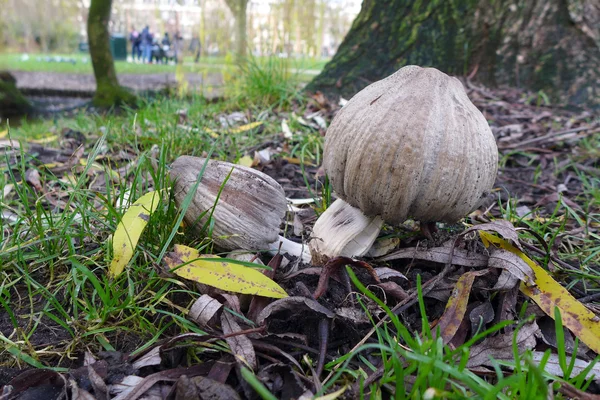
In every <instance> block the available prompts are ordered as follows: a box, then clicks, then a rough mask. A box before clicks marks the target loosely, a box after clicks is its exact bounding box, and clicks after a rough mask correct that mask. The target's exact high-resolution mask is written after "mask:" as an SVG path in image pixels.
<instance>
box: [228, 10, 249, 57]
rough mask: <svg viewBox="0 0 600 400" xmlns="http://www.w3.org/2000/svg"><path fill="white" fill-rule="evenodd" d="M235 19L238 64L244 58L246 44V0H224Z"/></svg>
mask: <svg viewBox="0 0 600 400" xmlns="http://www.w3.org/2000/svg"><path fill="white" fill-rule="evenodd" d="M225 2H226V3H227V6H228V7H229V9H230V10H231V12H232V13H233V15H234V18H235V48H236V58H237V61H238V62H242V61H243V60H244V58H245V57H246V48H247V47H248V44H247V32H246V26H247V21H246V20H247V15H246V14H247V9H248V0H225Z"/></svg>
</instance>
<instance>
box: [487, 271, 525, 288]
mask: <svg viewBox="0 0 600 400" xmlns="http://www.w3.org/2000/svg"><path fill="white" fill-rule="evenodd" d="M520 282H521V281H520V280H519V278H517V277H516V276H514V275H513V274H512V273H511V272H510V271H509V270H507V269H503V270H502V272H501V273H500V276H499V277H498V280H497V281H496V284H495V285H494V287H493V288H492V290H493V291H499V292H504V291H507V290H511V289H512V288H514V287H516V286H518V285H519V283H520Z"/></svg>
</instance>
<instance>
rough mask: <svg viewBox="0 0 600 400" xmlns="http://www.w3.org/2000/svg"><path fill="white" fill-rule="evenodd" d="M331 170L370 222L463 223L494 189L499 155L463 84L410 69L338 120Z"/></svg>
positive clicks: (330, 135)
mask: <svg viewBox="0 0 600 400" xmlns="http://www.w3.org/2000/svg"><path fill="white" fill-rule="evenodd" d="M323 166H324V168H325V172H326V173H327V174H328V176H329V179H330V182H331V185H332V188H333V189H334V191H335V192H336V193H337V195H338V196H339V197H340V198H342V199H343V200H345V201H346V202H347V203H349V204H350V205H352V206H354V207H357V208H360V209H361V210H362V211H363V212H364V213H365V214H366V215H368V216H376V215H379V216H381V217H382V218H383V219H384V220H385V221H386V222H388V223H390V224H399V223H402V222H403V221H405V220H406V219H408V218H414V219H416V220H420V221H424V222H434V221H445V222H455V221H458V220H459V219H460V218H462V217H464V216H465V215H466V214H468V213H469V212H471V211H472V210H474V209H475V208H477V206H478V205H479V204H480V202H481V199H482V197H483V196H485V195H486V194H487V192H488V191H489V190H490V189H491V188H492V185H493V184H494V180H495V178H496V173H497V170H498V149H497V146H496V141H495V139H494V135H493V134H492V131H491V129H490V127H489V126H488V123H487V121H486V119H485V117H484V116H483V115H482V114H481V112H480V111H479V110H478V109H477V108H476V107H475V106H474V105H473V103H471V101H470V100H469V98H468V97H467V94H466V92H465V90H464V88H463V86H462V84H461V82H460V81H459V80H458V79H456V78H451V77H449V76H448V75H446V74H444V73H443V72H440V71H438V70H436V69H434V68H421V67H418V66H407V67H404V68H401V69H400V70H398V71H397V72H396V73H394V74H393V75H390V76H389V77H387V78H385V79H382V80H380V81H378V82H375V83H373V84H371V85H369V86H367V87H366V88H365V89H363V90H362V91H360V92H358V93H357V94H356V95H355V96H354V97H353V98H352V99H351V100H350V101H348V103H347V104H346V105H345V106H344V107H343V108H342V109H341V110H340V111H339V112H338V114H337V115H336V116H335V118H334V120H333V121H332V123H331V126H330V127H329V129H328V130H327V135H326V140H325V149H324V155H323Z"/></svg>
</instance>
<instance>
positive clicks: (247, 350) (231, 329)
mask: <svg viewBox="0 0 600 400" xmlns="http://www.w3.org/2000/svg"><path fill="white" fill-rule="evenodd" d="M221 327H222V329H223V334H224V335H231V334H232V333H237V332H241V331H242V328H241V327H240V325H239V324H238V323H237V322H236V321H235V319H234V317H233V315H231V314H230V313H228V312H224V313H222V314H221ZM225 341H226V342H227V344H228V345H229V348H230V349H231V354H233V355H234V357H235V360H236V361H237V362H238V363H239V364H240V366H245V367H247V368H250V369H252V370H253V371H256V368H257V366H258V364H257V363H256V353H255V352H254V347H253V346H252V342H251V341H250V339H248V336H246V335H243V334H242V335H235V336H228V337H226V338H225Z"/></svg>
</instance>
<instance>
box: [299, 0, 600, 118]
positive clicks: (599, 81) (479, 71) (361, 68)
mask: <svg viewBox="0 0 600 400" xmlns="http://www.w3.org/2000/svg"><path fill="white" fill-rule="evenodd" d="M599 26H600V5H598V3H597V1H596V0H450V1H448V0H431V1H418V0H363V4H362V9H361V11H360V13H359V15H358V16H357V17H356V19H355V20H354V23H353V24H352V27H351V29H350V31H349V32H348V34H347V35H346V37H345V39H344V41H343V42H342V44H341V45H340V47H339V49H338V51H337V53H336V55H335V56H334V57H333V59H332V60H331V61H330V62H329V63H328V64H327V65H326V66H325V68H324V69H323V71H322V72H321V74H320V75H318V76H317V77H315V79H314V80H313V81H312V82H311V83H310V84H309V85H308V86H307V90H309V91H316V90H321V91H322V92H324V93H326V94H330V95H342V96H345V97H350V96H352V95H353V94H354V93H356V92H357V91H359V90H360V89H362V88H364V87H365V86H367V85H368V84H370V83H372V82H374V81H377V80H379V79H381V78H384V77H385V76H388V75H390V74H391V73H393V72H394V71H396V70H397V69H398V68H400V67H402V66H404V65H409V64H417V65H421V66H432V67H435V68H438V69H440V70H442V71H444V72H446V73H448V74H453V75H469V76H472V77H474V79H476V80H478V81H480V82H483V83H485V84H488V85H492V86H493V85H497V84H507V85H511V86H518V87H524V88H527V89H531V90H535V91H543V92H544V93H545V94H546V95H547V96H549V97H550V98H551V99H552V100H553V101H554V102H558V103H562V104H566V103H570V104H580V105H581V104H588V105H592V106H599V105H600V28H599Z"/></svg>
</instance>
